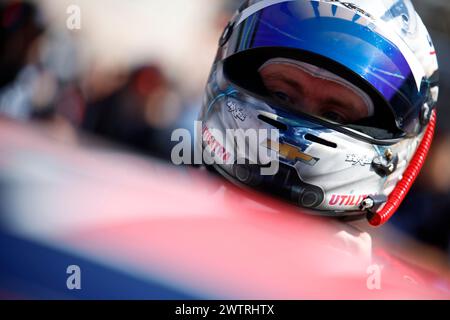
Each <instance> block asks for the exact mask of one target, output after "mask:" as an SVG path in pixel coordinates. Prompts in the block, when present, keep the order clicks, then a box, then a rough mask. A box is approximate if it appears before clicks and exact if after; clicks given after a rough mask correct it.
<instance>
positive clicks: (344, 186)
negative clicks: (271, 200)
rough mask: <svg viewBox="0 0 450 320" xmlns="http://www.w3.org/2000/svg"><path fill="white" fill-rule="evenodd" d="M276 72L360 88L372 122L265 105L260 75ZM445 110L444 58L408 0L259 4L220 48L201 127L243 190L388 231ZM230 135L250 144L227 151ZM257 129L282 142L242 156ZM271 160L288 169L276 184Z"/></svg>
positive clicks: (208, 146) (238, 18) (207, 144)
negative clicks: (441, 89)
mask: <svg viewBox="0 0 450 320" xmlns="http://www.w3.org/2000/svg"><path fill="white" fill-rule="evenodd" d="M267 63H285V64H293V65H296V66H297V67H299V68H301V69H303V70H305V71H306V72H308V73H309V74H311V75H313V76H315V77H320V78H324V79H328V80H331V81H336V82H339V83H340V84H342V85H344V86H346V87H348V88H351V89H352V90H354V91H355V92H358V93H359V95H360V96H361V97H362V98H363V99H364V100H365V101H367V105H368V109H369V116H368V117H366V118H364V119H362V120H358V121H355V122H350V123H340V122H339V121H334V120H333V121H332V120H328V119H326V118H324V117H320V116H315V115H311V114H307V113H306V112H301V111H293V110H292V109H290V108H287V107H286V106H285V105H283V104H282V103H279V102H277V101H276V100H274V99H273V98H271V97H270V96H269V95H268V94H267V90H266V88H265V86H264V83H263V82H262V79H261V76H260V74H259V70H261V68H262V67H263V66H264V65H265V64H267ZM437 99H438V63H437V58H436V52H435V48H434V46H433V42H432V40H431V37H430V35H429V34H428V32H427V29H426V27H425V26H424V24H423V22H422V20H421V19H420V17H419V16H418V14H417V13H416V11H415V9H414V7H413V5H412V4H411V2H410V1H409V0H380V1H371V0H350V1H345V2H344V1H337V0H334V1H333V0H315V1H311V0H249V1H246V2H245V3H244V4H243V5H242V6H241V8H240V9H239V10H238V12H237V13H236V14H235V15H234V16H233V18H232V19H231V21H230V22H229V24H228V26H227V27H226V29H225V31H224V33H223V35H222V37H221V39H220V44H219V50H218V53H217V57H216V60H215V62H214V64H213V67H212V71H211V75H210V78H209V81H208V85H207V88H206V95H205V99H204V104H203V108H202V112H201V115H200V120H201V121H202V122H203V135H202V147H203V149H204V150H205V154H208V155H210V157H209V159H210V160H211V163H212V164H214V166H215V168H216V169H217V170H218V171H219V172H220V173H221V174H223V175H224V176H225V177H227V178H229V179H230V180H232V181H233V182H236V183H238V184H240V185H248V186H251V187H255V188H257V189H261V190H265V191H267V192H270V193H272V194H274V195H278V196H281V197H283V198H285V199H287V200H289V201H291V202H293V203H294V204H296V205H298V206H300V207H303V208H306V209H310V210H311V212H312V213H316V214H321V215H327V216H336V217H342V216H355V217H357V216H361V215H362V214H367V215H368V217H369V220H370V221H371V223H372V224H373V225H380V224H382V223H384V222H386V221H387V220H388V219H389V218H390V216H392V214H393V213H394V212H395V210H396V208H397V207H398V206H399V204H400V203H401V201H402V200H403V198H404V197H405V195H406V193H407V191H408V190H409V188H410V187H411V184H412V183H413V182H414V180H415V178H416V176H417V174H418V173H419V171H420V169H421V166H422V165H423V162H424V159H425V157H426V154H427V151H428V148H429V147H430V144H431V140H432V136H433V132H434V126H435V121H436V112H435V104H436V102H437ZM230 129H235V130H237V132H240V133H237V134H236V131H235V132H234V133H233V134H234V138H233V139H225V138H227V137H229V136H230V131H229V130H230ZM249 129H251V130H266V131H267V130H271V129H276V130H277V132H278V134H277V138H276V140H277V141H274V139H272V138H270V137H269V138H267V137H266V138H264V139H263V140H264V141H258V143H257V148H255V147H254V146H250V145H249V143H248V142H246V143H244V146H242V145H239V144H238V145H237V146H236V144H235V142H236V136H239V134H241V135H245V132H246V131H247V130H249ZM224 137H225V138H224ZM243 141H247V140H245V139H244V140H243ZM261 148H262V149H265V151H266V152H267V154H268V155H269V157H270V159H271V161H278V163H279V168H278V170H277V171H276V174H272V175H264V174H261V170H258V169H257V168H260V167H261V166H262V165H263V164H261V163H259V161H257V160H256V161H255V160H254V159H258V156H257V154H258V152H260V150H258V149H261ZM241 159H246V160H248V162H246V163H243V162H242V161H238V160H241ZM269 162H270V161H269ZM269 162H267V161H266V162H265V165H266V166H267V164H268V163H269Z"/></svg>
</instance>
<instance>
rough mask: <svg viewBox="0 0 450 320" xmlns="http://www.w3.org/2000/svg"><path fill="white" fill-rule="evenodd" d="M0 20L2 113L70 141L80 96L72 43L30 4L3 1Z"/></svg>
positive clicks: (80, 105) (80, 109)
mask: <svg viewBox="0 0 450 320" xmlns="http://www.w3.org/2000/svg"><path fill="white" fill-rule="evenodd" d="M0 19H1V24H2V28H1V37H0V39H1V40H0V46H1V50H0V66H1V75H0V77H1V78H0V115H6V116H8V117H10V118H13V119H17V120H40V121H39V123H41V124H45V125H46V126H47V128H49V129H51V130H50V131H49V132H50V133H52V135H53V136H54V137H55V138H58V139H67V141H73V140H74V138H75V133H74V126H75V125H77V124H78V123H79V122H80V120H81V118H82V112H83V108H84V98H83V95H82V93H81V90H80V88H79V86H78V85H77V73H78V71H79V70H78V65H77V57H76V56H77V53H76V48H75V47H74V44H73V42H72V39H70V38H69V36H68V34H67V33H66V32H65V31H64V30H62V31H60V30H52V29H50V28H48V25H47V22H46V17H45V15H44V13H43V12H42V11H41V9H40V8H39V7H38V6H37V5H36V4H34V3H33V2H28V1H6V2H2V3H1V4H0Z"/></svg>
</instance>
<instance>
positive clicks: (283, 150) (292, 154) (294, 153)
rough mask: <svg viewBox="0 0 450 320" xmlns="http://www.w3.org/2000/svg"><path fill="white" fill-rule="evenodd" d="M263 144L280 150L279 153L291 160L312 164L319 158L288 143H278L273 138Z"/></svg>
mask: <svg viewBox="0 0 450 320" xmlns="http://www.w3.org/2000/svg"><path fill="white" fill-rule="evenodd" d="M263 146H265V147H266V148H267V149H270V150H273V151H275V152H278V154H279V155H280V156H281V157H283V158H284V159H286V160H289V161H302V162H305V163H307V164H309V165H311V166H313V165H315V164H316V163H317V162H318V161H319V159H318V158H314V157H312V156H310V155H308V154H306V153H303V152H301V151H300V150H299V149H298V148H297V147H294V146H293V145H290V144H287V143H277V142H274V141H272V140H266V141H265V142H263Z"/></svg>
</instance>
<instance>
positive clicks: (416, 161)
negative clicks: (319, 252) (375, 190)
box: [369, 110, 437, 227]
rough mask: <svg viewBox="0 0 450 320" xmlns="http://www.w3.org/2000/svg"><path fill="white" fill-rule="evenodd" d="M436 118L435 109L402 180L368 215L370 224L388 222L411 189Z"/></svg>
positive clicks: (427, 147) (432, 134)
mask: <svg viewBox="0 0 450 320" xmlns="http://www.w3.org/2000/svg"><path fill="white" fill-rule="evenodd" d="M436 118H437V113H436V110H434V111H433V114H432V116H431V119H430V123H429V125H428V128H427V130H426V132H425V135H424V137H423V139H422V142H421V143H420V146H419V148H418V149H417V151H416V154H415V155H414V157H413V158H412V160H411V163H410V164H409V166H408V168H407V169H406V171H405V173H404V174H403V178H402V180H401V181H400V182H399V183H398V184H397V186H396V187H395V189H394V191H392V193H391V195H390V196H389V199H388V201H387V202H386V205H385V206H384V207H383V208H382V209H381V210H380V211H379V212H376V213H375V214H374V215H373V216H369V222H370V224H371V225H373V226H375V227H378V226H381V225H383V224H385V223H386V222H388V220H389V219H390V218H391V217H392V216H393V215H394V213H395V211H397V209H398V207H399V206H400V204H401V203H402V201H403V200H404V199H405V197H406V195H407V194H408V192H409V190H410V189H411V186H412V185H413V183H414V181H415V180H416V178H417V176H418V175H419V172H420V170H421V169H422V167H423V165H424V163H425V159H426V158H427V155H428V151H429V150H430V147H431V143H432V141H433V137H434V131H435V128H436Z"/></svg>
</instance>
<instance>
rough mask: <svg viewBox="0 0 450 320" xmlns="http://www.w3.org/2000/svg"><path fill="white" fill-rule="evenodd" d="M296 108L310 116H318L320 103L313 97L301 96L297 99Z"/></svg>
mask: <svg viewBox="0 0 450 320" xmlns="http://www.w3.org/2000/svg"><path fill="white" fill-rule="evenodd" d="M297 106H298V108H299V109H300V111H302V112H304V113H307V114H311V115H315V116H317V115H319V112H320V101H319V99H317V98H316V97H314V96H311V95H309V96H308V95H307V96H302V97H300V99H299V103H297Z"/></svg>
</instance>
